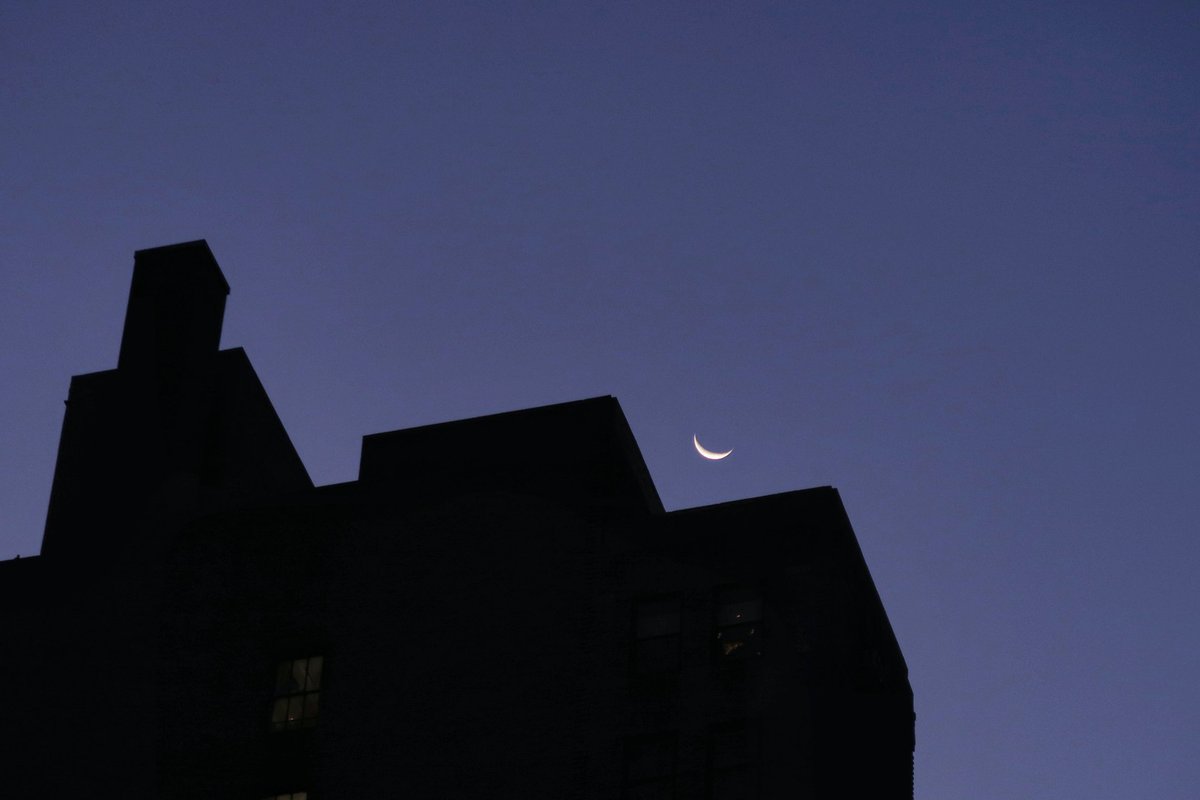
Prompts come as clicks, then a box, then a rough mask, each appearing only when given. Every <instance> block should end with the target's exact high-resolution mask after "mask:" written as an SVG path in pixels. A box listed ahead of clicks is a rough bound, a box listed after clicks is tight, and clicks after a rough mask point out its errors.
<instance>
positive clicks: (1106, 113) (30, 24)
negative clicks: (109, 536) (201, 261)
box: [0, 0, 1200, 800]
mask: <svg viewBox="0 0 1200 800" xmlns="http://www.w3.org/2000/svg"><path fill="white" fill-rule="evenodd" d="M0 145H2V146H0V376H3V377H2V380H0V415H2V416H0V474H2V475H3V480H0V558H9V557H12V556H14V555H16V554H24V555H31V554H35V553H37V552H38V549H39V547H40V541H41V534H42V527H43V524H44V521H45V512H46V506H47V502H48V499H49V492H50V482H51V477H52V474H53V467H54V459H55V454H56V448H57V444H58V436H59V430H60V426H61V423H62V415H63V403H62V401H63V400H64V399H65V397H66V394H67V386H68V382H69V379H70V376H71V375H73V374H78V373H85V372H94V371H99V370H104V369H110V368H112V367H115V366H116V359H117V350H118V346H119V342H120V334H121V326H122V323H123V317H124V313H125V304H126V300H127V298H128V292H129V283H130V277H131V274H132V264H133V251H134V250H137V249H141V248H147V247H154V246H158V245H164V244H171V243H175V242H180V241H186V240H190V239H198V238H205V239H207V240H208V242H209V245H210V246H211V248H212V250H213V253H214V254H215V255H216V257H217V260H218V261H219V262H220V264H221V267H222V269H223V270H224V272H225V275H226V277H227V278H228V280H229V283H230V285H231V287H232V293H231V295H230V297H229V303H228V306H227V312H226V323H225V329H224V334H223V338H222V344H223V346H225V347H235V346H243V347H245V348H246V350H247V352H248V354H249V356H250V358H251V360H252V362H253V364H254V366H255V368H256V370H257V371H258V374H259V376H260V377H261V379H262V381H263V383H264V385H265V386H266V389H267V391H268V393H269V394H270V396H271V398H272V400H273V401H274V404H275V408H276V409H277V411H278V412H279V415H280V417H281V418H282V420H283V422H284V424H285V425H286V427H287V429H288V431H289V432H290V434H291V437H292V440H293V442H294V443H295V445H296V447H297V449H298V450H299V452H300V455H301V457H302V458H303V459H304V461H305V463H306V465H307V466H308V469H309V472H310V473H311V475H312V476H313V478H314V480H315V481H316V482H317V483H319V484H325V483H331V482H339V481H346V480H352V479H354V478H355V477H356V474H357V467H358V455H359V444H360V438H361V437H362V436H363V435H364V434H370V433H375V432H380V431H387V430H393V429H397V428H404V427H410V426H415V425H424V424H428V423H434V422H441V421H445V420H451V419H458V418H462V417H467V416H474V415H479V414H487V413H494V412H501V411H508V410H513V409H518V408H524V407H528V406H535V405H544V404H548V403H557V402H561V401H567V400H574V399H579V398H584V397H590V396H595V395H604V394H612V395H615V396H616V397H617V398H618V399H619V400H620V402H621V404H622V407H623V408H624V410H625V413H626V415H627V417H628V419H629V422H630V424H631V426H632V428H633V431H634V434H635V435H636V437H637V439H638V442H639V444H640V446H641V449H642V452H643V454H644V456H645V458H646V461H647V463H648V465H649V467H650V471H651V473H652V475H653V477H654V480H655V483H656V485H657V486H658V489H659V492H660V493H661V495H662V498H663V501H664V503H665V504H666V506H667V507H668V508H669V509H677V508H684V507H689V506H695V505H703V504H708V503H715V502H721V501H725V500H732V499H737V498H743V497H752V496H757V495H763V494H769V493H772V492H779V491H785V490H790V489H797V488H804V487H809V486H817V485H825V484H832V485H834V486H836V487H838V488H839V489H840V490H841V492H842V497H843V499H844V501H845V503H846V506H847V509H848V511H849V514H850V518H851V520H852V522H853V524H854V527H855V530H856V532H857V534H858V537H859V540H860V542H861V544H862V548H863V552H864V555H865V556H866V559H867V563H868V565H869V567H870V569H871V572H872V574H873V576H874V578H875V581H876V583H877V585H878V588H879V592H880V594H881V596H882V598H883V601H884V604H885V606H886V608H887V611H888V614H889V617H890V619H891V621H892V624H893V626H894V628H895V630H896V634H897V636H898V637H899V640H900V644H901V647H902V648H903V650H904V653H905V656H906V658H907V660H908V665H909V669H910V673H911V680H912V685H913V689H914V692H915V696H916V709H917V714H918V719H917V752H916V793H917V797H918V798H923V799H929V800H941V799H943V798H944V799H945V800H959V799H961V798H970V799H971V800H991V799H992V798H995V799H996V800H1000V799H1001V798H1004V799H1006V800H1007V799H1008V798H1023V799H1025V798H1047V799H1049V800H1059V799H1060V798H1088V800H1110V799H1111V800H1117V799H1118V798H1120V799H1121V800H1127V799H1128V798H1143V797H1144V798H1151V797H1152V798H1156V799H1157V800H1162V799H1163V798H1194V797H1195V796H1196V791H1197V788H1196V787H1197V786H1200V766H1198V765H1200V614H1198V613H1197V611H1198V606H1200V602H1198V600H1197V590H1198V587H1200V535H1198V531H1197V520H1200V491H1197V487H1196V482H1197V478H1198V477H1200V422H1198V420H1200V414H1198V409H1200V347H1198V342H1200V336H1198V333H1200V331H1198V327H1200V326H1198V324H1197V316H1198V313H1197V308H1198V306H1200V4H1197V3H1195V2H1125V3H1118V2H1102V1H1100V0H1094V1H1093V2H1086V3H1084V2H1054V3H1031V2H1030V3H1026V2H1009V3H974V2H963V1H962V0H959V1H958V2H944V3H932V2H908V3H888V2H850V1H847V0H843V2H799V0H797V2H791V3H759V2H741V3H728V2H726V3H715V2H677V3H655V2H634V3H624V2H604V3H556V2H524V3H508V2H476V3H460V2H444V1H443V2H421V3H407V4H406V3H345V2H343V3H317V2H288V3H266V2H257V3H245V2H236V3H224V2H214V1H213V0H207V1H206V2H203V3H200V2H195V3H173V2H155V3H134V2H123V3H105V2H86V3H85V2H74V3H72V2H39V3H35V2H24V1H23V0H18V1H17V2H7V3H4V4H3V6H2V7H0ZM693 434H697V435H698V436H699V438H700V441H701V442H702V443H703V444H705V445H706V446H708V447H710V448H712V449H714V450H726V449H729V448H731V447H732V448H734V453H733V455H732V456H731V457H729V458H728V459H725V460H724V461H721V462H709V461H705V460H703V459H701V458H700V457H699V456H698V455H697V454H696V452H695V451H694V450H693V449H692V443H691V439H692V435H693Z"/></svg>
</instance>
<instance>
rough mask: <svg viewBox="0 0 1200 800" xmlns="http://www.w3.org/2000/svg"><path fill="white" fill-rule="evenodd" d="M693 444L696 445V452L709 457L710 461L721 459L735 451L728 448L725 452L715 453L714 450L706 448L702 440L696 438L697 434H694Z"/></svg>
mask: <svg viewBox="0 0 1200 800" xmlns="http://www.w3.org/2000/svg"><path fill="white" fill-rule="evenodd" d="M692 444H694V445H696V452H697V453H699V454H700V455H702V456H704V457H705V458H707V459H708V460H709V461H720V460H721V459H722V458H724V457H725V456H727V455H729V454H730V453H732V452H733V450H726V451H725V452H724V453H714V452H713V451H712V450H706V449H704V445H702V444H700V440H699V439H697V438H696V434H694V433H693V434H692Z"/></svg>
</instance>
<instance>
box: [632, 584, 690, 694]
mask: <svg viewBox="0 0 1200 800" xmlns="http://www.w3.org/2000/svg"><path fill="white" fill-rule="evenodd" d="M679 631H680V598H679V595H677V594H675V595H659V596H657V597H650V598H644V599H641V600H636V601H634V604H633V672H634V674H635V675H650V674H655V673H664V672H677V671H678V670H679Z"/></svg>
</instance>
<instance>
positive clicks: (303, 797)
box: [263, 792, 308, 800]
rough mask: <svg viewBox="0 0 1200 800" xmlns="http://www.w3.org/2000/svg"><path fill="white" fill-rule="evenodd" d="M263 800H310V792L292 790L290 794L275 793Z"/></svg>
mask: <svg viewBox="0 0 1200 800" xmlns="http://www.w3.org/2000/svg"><path fill="white" fill-rule="evenodd" d="M263 800H308V792H291V793H289V794H273V795H271V796H270V797H266V798H264V799H263Z"/></svg>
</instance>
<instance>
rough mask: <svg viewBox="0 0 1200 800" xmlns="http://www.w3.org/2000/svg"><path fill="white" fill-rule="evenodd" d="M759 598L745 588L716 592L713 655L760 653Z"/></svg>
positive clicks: (760, 601) (721, 657) (724, 657)
mask: <svg viewBox="0 0 1200 800" xmlns="http://www.w3.org/2000/svg"><path fill="white" fill-rule="evenodd" d="M762 605H763V604H762V597H761V596H760V595H759V594H758V593H757V592H754V591H751V590H747V589H724V590H722V591H721V592H719V593H718V595H717V633H716V651H717V657H718V658H720V659H723V660H726V659H727V660H733V659H740V658H749V657H753V656H761V655H762V633H763V625H762Z"/></svg>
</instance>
